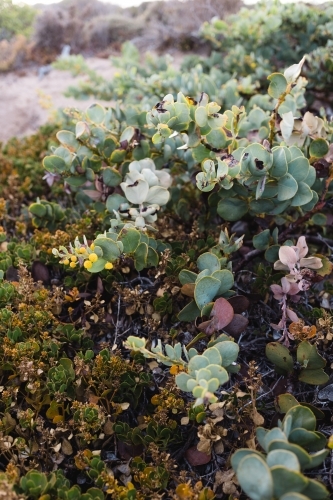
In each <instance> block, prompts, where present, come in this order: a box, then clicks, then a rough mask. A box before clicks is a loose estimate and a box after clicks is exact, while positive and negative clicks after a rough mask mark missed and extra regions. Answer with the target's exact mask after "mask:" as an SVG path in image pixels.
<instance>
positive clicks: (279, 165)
mask: <svg viewBox="0 0 333 500" xmlns="http://www.w3.org/2000/svg"><path fill="white" fill-rule="evenodd" d="M272 153H273V166H272V168H271V169H270V172H269V173H270V175H271V176H273V177H277V178H279V177H283V176H284V175H285V174H286V173H287V172H288V162H287V157H286V153H285V150H284V148H283V147H280V146H277V147H275V148H273V149H272Z"/></svg>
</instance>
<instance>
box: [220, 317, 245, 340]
mask: <svg viewBox="0 0 333 500" xmlns="http://www.w3.org/2000/svg"><path fill="white" fill-rule="evenodd" d="M248 324H249V320H248V319H247V318H245V317H244V316H242V315H241V314H235V315H234V317H233V319H232V320H231V322H230V323H229V325H227V326H225V327H224V328H223V330H224V331H225V332H226V333H227V334H228V335H232V336H233V337H238V336H239V335H240V334H241V333H242V332H243V331H244V330H245V329H246V327H247V325H248Z"/></svg>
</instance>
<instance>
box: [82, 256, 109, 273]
mask: <svg viewBox="0 0 333 500" xmlns="http://www.w3.org/2000/svg"><path fill="white" fill-rule="evenodd" d="M106 263H107V260H105V259H98V260H97V261H96V262H93V265H92V266H91V267H90V268H89V269H87V271H88V272H89V273H100V272H101V271H103V269H104V267H105V264H106Z"/></svg>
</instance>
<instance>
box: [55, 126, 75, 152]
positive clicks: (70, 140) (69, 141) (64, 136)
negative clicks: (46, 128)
mask: <svg viewBox="0 0 333 500" xmlns="http://www.w3.org/2000/svg"><path fill="white" fill-rule="evenodd" d="M57 139H58V141H59V142H60V143H61V144H62V145H63V146H65V147H66V148H67V149H69V151H71V152H72V153H74V152H75V151H77V150H78V149H79V147H80V143H79V141H78V140H77V139H76V137H75V134H73V132H69V130H60V131H59V132H57Z"/></svg>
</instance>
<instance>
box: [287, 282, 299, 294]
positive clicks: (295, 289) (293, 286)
mask: <svg viewBox="0 0 333 500" xmlns="http://www.w3.org/2000/svg"><path fill="white" fill-rule="evenodd" d="M289 284H290V290H289V292H288V294H289V295H297V294H298V292H299V286H298V284H297V283H290V281H289Z"/></svg>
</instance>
